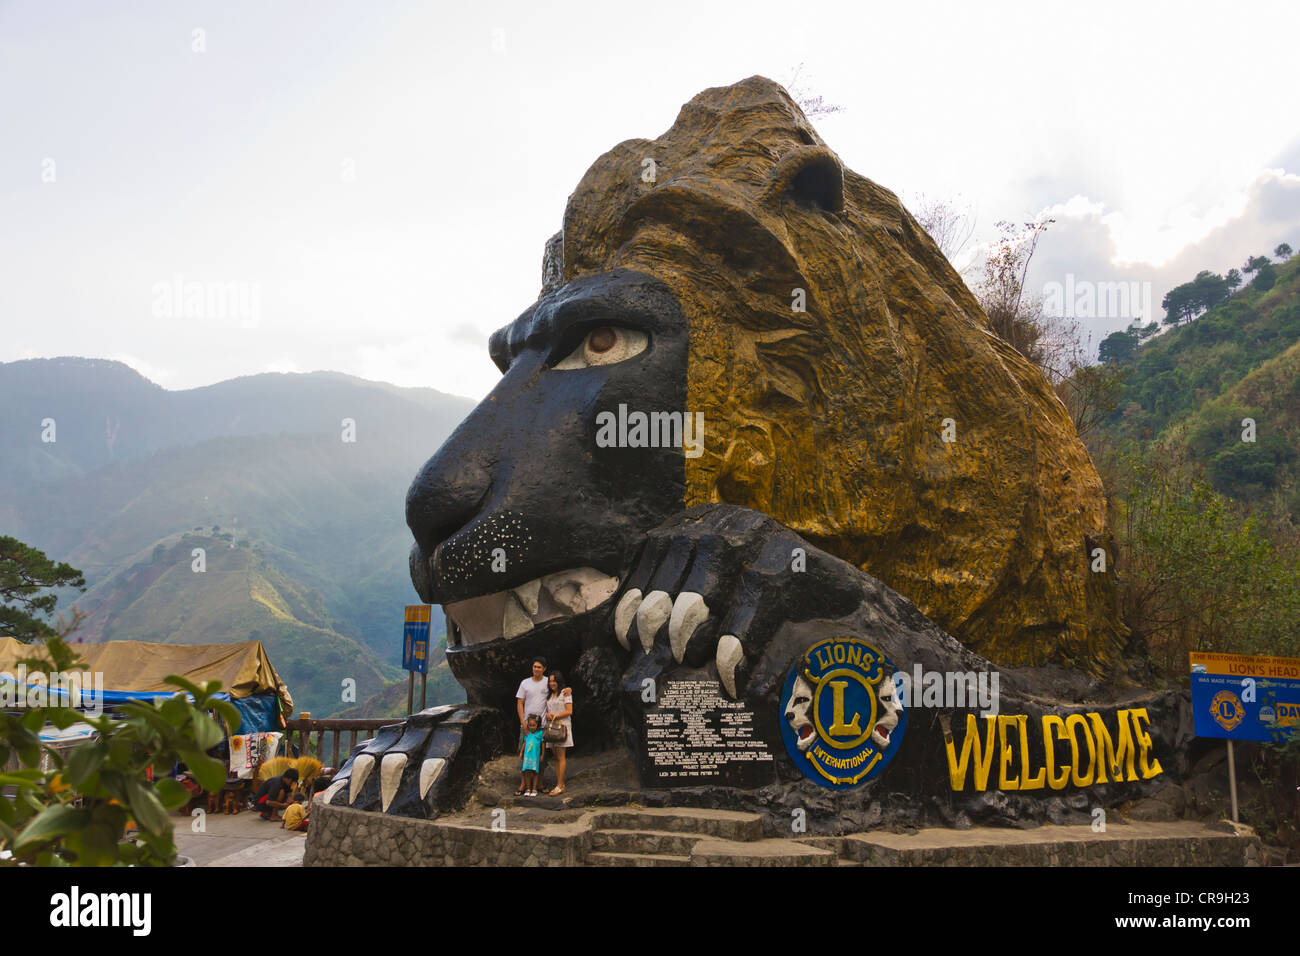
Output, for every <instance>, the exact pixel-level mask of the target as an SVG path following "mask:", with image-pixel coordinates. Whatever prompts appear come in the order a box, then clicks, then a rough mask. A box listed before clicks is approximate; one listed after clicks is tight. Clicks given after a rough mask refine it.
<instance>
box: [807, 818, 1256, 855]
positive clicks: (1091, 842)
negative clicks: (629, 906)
mask: <svg viewBox="0 0 1300 956" xmlns="http://www.w3.org/2000/svg"><path fill="white" fill-rule="evenodd" d="M834 839H838V840H839V841H840V853H841V855H842V856H843V857H844V858H845V859H847V860H850V861H853V862H857V863H859V864H861V865H862V866H1243V865H1245V866H1250V865H1259V864H1260V862H1261V854H1260V844H1259V839H1258V838H1257V837H1256V836H1255V835H1254V834H1253V833H1252V832H1250V830H1249V828H1248V827H1238V828H1237V829H1236V831H1234V830H1232V829H1231V828H1230V827H1228V826H1223V827H1211V826H1207V825H1206V824H1204V823H1201V822H1198V821H1195V820H1178V821H1173V822H1161V823H1156V822H1132V823H1126V824H1121V825H1112V826H1108V827H1107V828H1106V831H1105V832H1104V833H1099V832H1095V831H1094V830H1093V829H1092V827H1090V826H1041V827H1035V828H1033V829H1031V830H1011V829H1003V828H992V827H976V828H973V829H970V830H949V829H944V828H940V827H934V828H927V829H922V830H917V831H916V832H914V833H888V832H883V831H877V832H871V833H855V834H852V835H849V836H846V837H840V838H834ZM809 842H815V843H816V845H819V846H822V847H826V848H829V843H828V840H827V839H826V838H821V839H817V840H816V841H809Z"/></svg>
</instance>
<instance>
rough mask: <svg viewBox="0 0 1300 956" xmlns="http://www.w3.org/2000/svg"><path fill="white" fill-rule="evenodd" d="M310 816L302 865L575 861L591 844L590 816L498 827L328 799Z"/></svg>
mask: <svg viewBox="0 0 1300 956" xmlns="http://www.w3.org/2000/svg"><path fill="white" fill-rule="evenodd" d="M311 818H312V819H311V829H310V830H308V831H307V850H306V853H305V855H304V856H303V861H302V863H303V866H575V865H577V864H581V863H582V861H583V860H584V859H585V858H586V856H587V851H588V850H590V849H591V830H590V828H589V827H588V826H587V824H586V823H585V822H579V823H557V824H551V825H548V826H544V827H541V828H539V829H536V830H509V829H506V830H493V829H491V828H490V827H468V826H465V825H463V824H460V825H457V826H448V825H446V824H443V823H441V822H440V821H437V820H433V821H430V820H415V819H410V818H408V817H390V816H384V815H383V814H380V813H370V812H366V811H362V810H350V809H348V808H346V807H332V806H328V805H325V804H321V805H318V806H316V807H314V808H313V809H312V813H311Z"/></svg>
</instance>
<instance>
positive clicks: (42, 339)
mask: <svg viewBox="0 0 1300 956" xmlns="http://www.w3.org/2000/svg"><path fill="white" fill-rule="evenodd" d="M111 7H112V5H110V4H104V3H98V2H95V3H90V2H87V3H80V4H77V3H48V2H18V3H14V2H9V3H4V4H3V5H0V66H2V72H0V78H2V79H3V82H0V142H3V149H0V323H2V324H3V335H0V360H3V361H8V360H13V359H18V358H28V357H36V356H55V355H67V354H72V355H85V356H96V357H111V358H119V359H122V360H123V361H126V362H129V363H130V364H131V365H133V366H134V367H136V368H137V369H139V370H140V371H141V372H143V373H144V374H145V375H147V376H149V377H150V378H152V379H153V380H154V381H156V382H158V383H159V384H161V385H164V386H166V387H168V388H188V387H193V386H198V385H204V384H208V383H211V382H215V381H219V380H222V379H226V378H230V377H233V376H237V375H245V374H251V373H256V372H263V371H268V370H271V371H310V370H314V369H337V370H340V371H344V372H350V373H352V374H356V375H361V376H365V377H367V378H375V379H382V380H386V381H390V382H395V383H398V384H401V385H425V386H431V387H434V388H438V389H441V390H443V391H448V392H453V393H457V394H461V395H467V396H471V397H475V398H477V397H480V396H482V395H483V394H485V393H486V392H487V391H488V390H489V389H490V388H491V387H492V384H493V382H494V381H495V379H496V378H497V372H496V369H495V368H494V367H493V365H492V364H491V362H490V361H489V360H488V357H487V347H486V340H487V336H488V334H489V333H490V332H491V331H492V330H493V329H495V328H497V327H499V326H501V325H503V324H505V323H506V322H509V321H510V320H511V319H513V318H514V317H515V316H516V315H518V314H519V312H521V311H522V310H523V309H524V308H526V307H527V306H528V305H529V304H530V303H531V302H532V301H533V299H534V298H535V297H536V294H537V290H538V288H539V286H540V272H541V256H542V248H543V244H544V242H545V240H546V239H547V237H548V236H550V235H551V234H552V233H553V232H555V231H556V229H558V227H559V224H560V219H561V216H562V213H563V209H564V202H565V199H566V198H567V196H568V195H569V193H570V192H571V191H572V190H573V188H574V186H576V185H577V183H578V180H579V179H580V178H581V176H582V174H583V173H584V171H585V170H586V168H587V167H588V166H589V165H590V164H591V162H592V161H594V160H595V159H596V157H597V156H599V155H600V154H601V153H602V152H604V151H605V150H607V149H609V148H610V147H611V146H613V145H614V144H616V143H618V142H619V141H621V140H624V139H627V138H630V137H637V136H643V137H647V138H653V137H655V136H658V135H659V134H660V133H662V132H663V131H664V130H665V129H667V128H668V127H669V126H670V125H671V124H672V122H673V119H674V118H675V116H676V114H677V111H678V109H679V108H680V106H681V105H682V104H683V103H684V102H686V101H687V100H688V99H690V98H691V97H692V96H693V95H694V94H695V93H697V92H699V91H700V90H702V89H704V88H706V87H710V86H720V85H725V84H728V83H733V82H735V81H737V80H740V79H743V78H744V77H747V76H750V75H752V74H756V73H758V74H763V75H766V76H770V77H772V78H773V79H777V80H781V81H788V80H789V78H790V75H791V72H792V70H793V69H794V68H795V67H796V66H797V65H798V64H800V63H802V64H804V68H803V74H804V77H805V78H806V80H807V82H808V84H809V86H810V87H811V88H812V90H813V91H814V92H816V93H818V94H821V95H822V96H824V97H825V98H826V99H827V100H828V101H830V102H834V103H837V104H840V105H842V106H843V107H844V110H843V112H842V113H839V114H837V115H834V116H829V117H825V118H822V119H820V120H817V121H816V123H817V126H818V129H819V131H820V132H821V134H822V136H823V138H824V139H825V140H826V141H827V142H828V144H829V145H830V146H831V148H832V149H834V150H835V151H836V152H837V153H838V154H839V156H840V157H841V159H843V160H844V162H845V163H846V164H847V165H848V166H849V167H851V168H852V169H854V170H856V171H857V172H859V173H861V174H862V175H865V176H867V177H869V178H871V179H874V180H875V181H877V182H879V183H882V184H883V185H885V186H887V187H889V188H891V189H893V190H894V191H896V192H898V193H899V194H900V195H901V196H903V197H904V199H905V201H910V200H914V199H915V197H917V196H919V195H921V194H924V195H926V196H928V197H931V198H945V199H950V200H953V201H955V202H957V203H958V204H960V205H963V206H965V207H966V208H968V209H970V210H971V211H972V213H973V214H974V215H975V216H976V225H977V228H976V234H975V239H976V240H980V239H987V238H990V237H991V236H992V235H993V234H994V231H995V230H994V223H995V222H996V221H997V220H1000V219H1007V220H1013V221H1025V220H1029V219H1034V218H1036V217H1038V216H1041V215H1043V214H1046V213H1050V214H1051V215H1053V216H1054V217H1055V218H1056V219H1057V223H1056V224H1055V225H1053V226H1052V227H1051V229H1050V230H1049V231H1048V234H1047V235H1046V236H1045V238H1044V239H1043V240H1042V242H1041V244H1040V246H1039V251H1038V254H1037V257H1036V260H1035V269H1034V271H1033V273H1032V274H1031V281H1030V286H1031V288H1033V289H1036V290H1041V289H1042V288H1044V287H1045V286H1046V284H1047V283H1050V282H1061V283H1064V282H1065V281H1066V276H1067V274H1072V275H1073V276H1074V280H1075V282H1076V283H1077V282H1094V283H1098V282H1109V281H1117V280H1125V281H1128V280H1133V281H1140V282H1150V283H1151V284H1152V289H1153V299H1154V305H1155V308H1156V310H1157V311H1158V310H1159V302H1160V298H1161V297H1162V296H1163V294H1164V292H1165V291H1166V290H1167V289H1168V288H1169V287H1170V286H1172V285H1174V284H1177V283H1178V282H1181V281H1185V280H1186V279H1190V278H1191V277H1192V276H1193V275H1195V273H1196V272H1197V271H1198V270H1200V269H1213V270H1215V271H1219V272H1222V271H1225V270H1226V269H1228V268H1229V267H1232V266H1240V265H1241V263H1242V262H1243V261H1244V260H1245V258H1246V256H1247V255H1248V254H1250V253H1261V252H1271V250H1272V249H1273V247H1274V246H1276V245H1277V244H1278V243H1279V242H1281V241H1284V240H1285V241H1289V242H1290V243H1291V244H1292V245H1293V246H1296V247H1297V248H1300V175H1297V174H1300V110H1297V109H1296V103H1297V97H1296V90H1297V86H1298V85H1300V66H1297V58H1296V55H1295V49H1296V38H1297V36H1300V4H1297V3H1295V2H1294V0H1290V2H1286V3H1276V4H1268V3H1255V4H1249V3H1247V4H1233V5H1223V6H1220V7H1214V8H1208V9H1205V10H1197V9H1196V8H1195V7H1194V6H1193V5H1189V4H1186V3H1169V4H1149V5H1138V4H1134V3H1132V2H1126V3H1119V4H1113V5H1097V4H1091V3H1090V4H1087V5H1082V4H1074V3H1070V4H1066V3H1052V2H1044V0H1035V2H1030V3H1024V4H1009V3H1003V4H999V3H978V4H976V3H959V4H958V3H954V4H950V5H948V4H939V5H928V4H923V3H909V4H906V5H895V4H888V5H885V4H879V5H878V4H868V3H864V2H862V0H857V2H851V3H845V4H830V3H816V2H802V3H799V4H791V3H788V2H783V3H770V4H769V3H762V2H749V0H747V2H746V3H744V4H735V5H730V6H729V7H727V6H724V5H721V4H711V3H700V2H698V0H693V2H686V3H676V2H668V0H655V2H654V3H647V4H622V3H610V2H609V0H603V2H593V3H589V4H538V3H532V2H528V3H510V2H499V0H498V2H482V3H474V4H448V3H429V4H405V3H381V2H365V3H360V2H354V3H329V2H323V0H315V2H310V3H309V2H285V0H278V2H274V3H265V2H252V3H242V2H230V0H221V2H213V3H190V2H168V3H156V4H151V3H141V2H135V3H131V4H130V5H129V7H130V9H129V10H113V9H111ZM727 9H730V11H731V12H725V11H726V10H727ZM973 245H974V244H972V247H973ZM193 288H198V289H200V290H201V291H202V292H203V293H204V294H205V296H206V297H205V298H204V300H203V302H202V303H201V308H200V307H198V305H196V304H195V303H194V301H193V300H192V299H191V301H190V302H188V303H187V302H186V300H185V296H186V295H187V294H191V295H192V289H193ZM173 290H180V292H181V296H180V298H177V297H176V296H175V294H174V291H173ZM187 290H189V291H188V292H187ZM223 295H224V296H225V301H224V302H223V301H222V300H221V298H219V296H223ZM187 306H188V309H187ZM1128 318H1129V317H1128V316H1101V317H1097V318H1094V319H1090V320H1088V321H1087V322H1085V323H1084V324H1085V325H1086V326H1088V327H1089V331H1091V332H1092V334H1093V337H1094V345H1095V341H1096V340H1097V339H1099V338H1100V337H1101V336H1104V335H1105V334H1106V333H1107V332H1109V331H1112V330H1114V329H1116V328H1121V327H1123V326H1124V325H1126V324H1127V319H1128ZM1144 318H1145V316H1144Z"/></svg>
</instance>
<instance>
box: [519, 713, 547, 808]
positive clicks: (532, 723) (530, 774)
mask: <svg viewBox="0 0 1300 956" xmlns="http://www.w3.org/2000/svg"><path fill="white" fill-rule="evenodd" d="M519 756H520V758H521V759H522V760H523V768H522V769H523V777H522V779H521V780H520V781H519V789H518V790H516V791H515V796H517V797H535V796H537V777H538V773H537V771H538V770H539V769H540V768H541V762H542V721H541V718H539V717H538V716H537V715H536V714H534V715H533V716H531V717H529V718H528V729H527V730H525V731H524V742H523V743H522V744H520V745H519Z"/></svg>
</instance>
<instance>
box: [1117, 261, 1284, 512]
mask: <svg viewBox="0 0 1300 956" xmlns="http://www.w3.org/2000/svg"><path fill="white" fill-rule="evenodd" d="M1276 274H1277V279H1276V284H1275V285H1274V286H1273V287H1272V288H1271V289H1269V290H1268V291H1262V290H1260V289H1256V288H1255V287H1254V286H1253V284H1252V285H1250V286H1247V287H1246V288H1245V289H1243V290H1242V291H1241V292H1238V293H1237V294H1235V295H1233V296H1232V297H1231V298H1229V299H1228V300H1227V301H1226V302H1224V303H1223V304H1222V305H1219V306H1217V307H1215V308H1213V309H1211V310H1209V311H1208V312H1206V313H1205V314H1204V315H1202V316H1201V317H1200V318H1197V319H1194V320H1193V321H1191V322H1189V323H1187V324H1185V325H1181V326H1178V327H1177V328H1174V329H1171V330H1169V331H1167V332H1165V333H1164V334H1162V335H1159V336H1157V337H1155V338H1154V339H1152V340H1150V341H1148V342H1146V343H1145V344H1143V345H1142V346H1140V347H1139V348H1138V349H1137V351H1136V352H1135V354H1134V356H1133V358H1132V360H1131V361H1129V362H1125V363H1120V364H1121V365H1123V366H1127V368H1128V374H1127V378H1126V379H1125V381H1124V383H1123V385H1122V386H1121V388H1120V392H1119V400H1118V405H1117V407H1116V410H1115V412H1114V414H1113V415H1111V416H1110V418H1109V419H1108V420H1107V421H1106V422H1105V424H1104V427H1103V430H1102V438H1104V439H1106V440H1108V441H1110V442H1112V443H1115V444H1117V445H1119V446H1124V445H1130V446H1137V447H1141V446H1146V445H1149V444H1150V443H1153V442H1155V443H1161V444H1164V445H1167V446H1169V447H1170V448H1172V449H1174V450H1180V451H1181V453H1182V455H1183V457H1185V458H1186V459H1187V460H1189V461H1192V462H1195V463H1198V464H1200V465H1202V466H1203V467H1204V468H1205V471H1206V474H1207V476H1208V477H1209V479H1210V480H1211V481H1212V482H1213V483H1214V485H1215V487H1217V488H1218V489H1219V490H1220V491H1221V492H1223V493H1224V494H1227V495H1229V496H1231V497H1233V498H1235V499H1238V500H1241V501H1247V502H1249V501H1257V500H1260V499H1262V498H1265V497H1268V498H1270V499H1273V500H1275V502H1276V503H1277V504H1278V505H1279V507H1281V508H1285V509H1286V510H1288V511H1289V512H1290V514H1292V515H1293V516H1296V518H1297V519H1300V484H1298V482H1297V478H1300V256H1297V257H1293V258H1291V260H1290V261H1288V262H1285V263H1282V264H1279V265H1277V266H1276ZM1246 418H1249V419H1252V420H1253V421H1254V423H1255V429H1256V433H1255V441H1253V442H1251V441H1243V440H1242V436H1243V431H1244V426H1243V425H1242V420H1243V419H1246Z"/></svg>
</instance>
